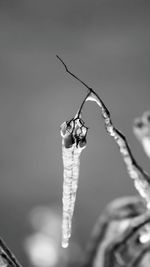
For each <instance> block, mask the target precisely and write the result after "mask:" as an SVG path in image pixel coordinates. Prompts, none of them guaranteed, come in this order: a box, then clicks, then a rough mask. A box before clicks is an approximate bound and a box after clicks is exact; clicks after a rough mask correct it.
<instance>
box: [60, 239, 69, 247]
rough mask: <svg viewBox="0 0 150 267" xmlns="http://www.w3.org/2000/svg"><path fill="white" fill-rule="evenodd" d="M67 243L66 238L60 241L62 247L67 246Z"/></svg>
mask: <svg viewBox="0 0 150 267" xmlns="http://www.w3.org/2000/svg"><path fill="white" fill-rule="evenodd" d="M68 245H69V243H68V241H67V240H63V241H62V243H61V246H62V248H67V247H68Z"/></svg>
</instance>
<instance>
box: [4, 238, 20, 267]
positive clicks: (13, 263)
mask: <svg viewBox="0 0 150 267" xmlns="http://www.w3.org/2000/svg"><path fill="white" fill-rule="evenodd" d="M0 267H21V265H20V263H19V262H18V260H17V259H16V257H15V256H14V254H13V253H12V252H11V251H10V249H9V248H8V247H7V246H6V244H5V243H4V241H3V240H2V239H1V238H0Z"/></svg>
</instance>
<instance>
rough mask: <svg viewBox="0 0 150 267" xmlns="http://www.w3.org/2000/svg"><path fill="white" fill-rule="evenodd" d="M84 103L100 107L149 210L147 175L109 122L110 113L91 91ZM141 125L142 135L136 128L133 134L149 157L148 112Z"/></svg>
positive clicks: (123, 138) (122, 137) (148, 181)
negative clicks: (94, 103)
mask: <svg viewBox="0 0 150 267" xmlns="http://www.w3.org/2000/svg"><path fill="white" fill-rule="evenodd" d="M86 101H95V102H96V103H97V104H98V106H99V107H100V109H101V113H102V117H103V119H104V122H105V127H106V130H107V132H108V133H109V135H110V136H112V137H113V138H114V140H115V142H116V143H117V145H118V147H119V150H120V153H121V154H122V156H123V160H124V162H125V164H126V168H127V171H128V174H129V176H130V177H131V178H132V179H133V181H134V186H135V188H136V190H137V191H138V192H139V194H140V196H141V197H142V198H143V199H144V201H145V202H146V206H147V208H149V209H150V177H149V175H148V174H147V173H146V172H145V171H144V170H143V169H142V168H141V167H140V166H139V165H138V164H137V162H136V161H135V159H134V157H133V155H132V153H131V150H130V148H129V145H128V143H127V141H126V138H125V136H124V135H123V134H122V133H121V132H120V131H119V130H117V129H116V128H115V127H114V125H113V123H112V121H111V117H110V113H109V111H108V109H107V108H106V106H105V105H104V103H103V102H102V100H101V99H100V98H99V96H98V95H97V94H96V93H93V91H92V92H91V94H90V95H89V96H88V97H87V99H86ZM142 123H143V124H144V125H146V126H145V129H144V131H143V132H142V134H143V135H142V134H141V132H140V131H139V129H138V131H137V128H135V129H134V130H136V132H135V133H136V135H137V136H138V138H140V141H141V142H142V144H143V146H144V148H145V152H146V153H147V155H149V156H150V112H145V113H144V115H143V118H142ZM143 137H144V138H143ZM143 140H144V141H143Z"/></svg>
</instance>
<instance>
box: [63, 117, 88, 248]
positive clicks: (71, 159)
mask: <svg viewBox="0 0 150 267" xmlns="http://www.w3.org/2000/svg"><path fill="white" fill-rule="evenodd" d="M83 124H84V122H83V121H82V120H81V118H76V117H75V118H74V119H72V120H71V121H70V122H64V123H63V124H62V125H61V136H62V157H63V165H64V174H63V176H64V182H63V198H62V202H63V219H62V247H64V248H66V247H68V244H69V238H70V236H71V225H72V216H73V212H74V205H75V200H76V192H77V188H78V178H79V166H80V154H81V152H82V150H83V149H84V148H85V146H86V134H87V128H86V127H85V126H84V125H83Z"/></svg>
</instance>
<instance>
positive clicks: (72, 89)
mask: <svg viewBox="0 0 150 267" xmlns="http://www.w3.org/2000/svg"><path fill="white" fill-rule="evenodd" d="M149 14H150V2H149V1H148V0H147V1H146V0H132V1H131V0H124V1H123V0H82V1H79V0H76V1H73V0H64V1H61V0H55V1H52V0H42V1H40V0H26V1H23V0H22V1H19V0H13V1H12V0H0V147H1V149H0V214H1V215H0V236H2V237H3V238H4V240H5V241H6V243H7V244H8V246H9V247H10V248H11V249H12V250H13V252H14V253H15V254H16V256H17V257H18V259H19V260H20V262H21V263H22V264H23V265H24V266H29V264H30V265H31V266H38V265H36V264H35V263H34V262H33V261H32V262H31V261H30V263H29V253H28V249H27V246H29V244H30V241H29V240H28V238H29V237H30V235H31V234H32V232H34V231H35V228H36V227H35V225H34V224H33V221H32V219H31V217H32V216H30V214H31V212H32V211H33V210H34V209H35V207H39V206H42V207H45V206H46V207H47V208H48V207H49V208H50V209H51V207H53V208H52V210H55V212H53V213H52V212H51V217H47V218H48V220H50V221H51V219H49V218H52V217H54V218H55V216H56V218H57V219H58V222H59V223H58V229H59V227H60V224H61V207H62V204H61V196H62V182H63V165H62V156H61V137H60V125H61V123H62V122H64V121H65V120H69V119H71V118H72V117H73V116H74V114H75V113H76V111H77V109H78V107H79V105H80V104H81V102H82V100H83V98H84V97H85V94H86V92H87V90H86V88H84V87H83V86H81V84H79V83H78V82H77V81H75V80H73V79H72V78H71V77H70V76H69V75H68V74H67V73H66V72H65V70H64V68H63V66H62V65H61V63H60V62H59V61H58V60H57V58H56V56H55V55H56V54H58V55H59V56H61V57H62V58H63V59H64V61H65V62H66V63H67V64H68V66H69V67H70V68H71V70H72V71H73V72H74V73H75V74H76V75H78V76H79V77H80V78H82V79H83V80H84V81H85V82H87V84H88V85H90V86H92V87H93V88H94V89H95V90H96V92H97V93H98V94H99V95H100V96H101V98H102V99H103V101H104V102H105V104H106V105H107V107H108V108H109V110H110V111H111V114H112V119H113V122H114V124H115V125H116V126H117V127H118V128H119V129H120V130H121V131H122V132H124V134H125V135H126V137H127V140H128V142H129V144H130V146H131V148H132V152H133V154H134V155H135V158H136V159H137V161H138V162H139V163H140V164H141V165H142V166H143V167H144V169H146V170H147V171H149V172H150V167H149V160H148V159H147V157H146V155H145V154H144V152H143V150H142V147H141V145H140V144H139V143H138V141H137V140H136V138H135V137H134V135H133V133H132V125H133V120H134V118H135V117H138V116H140V115H142V113H143V112H144V111H145V110H148V109H150V89H149V87H150V74H149V71H150V49H149V47H150V30H149V28H150V16H149ZM83 119H84V120H85V122H86V125H87V126H89V128H90V129H89V132H88V136H87V148H86V149H85V150H84V151H83V153H82V155H81V168H80V180H79V189H78V193H77V202H76V207H75V213H74V220H73V234H72V242H74V243H76V244H78V248H80V249H79V250H80V252H81V251H82V249H83V248H84V247H85V246H86V243H87V241H88V240H89V238H90V234H89V233H90V232H91V230H92V228H93V225H94V224H95V222H96V219H97V217H98V216H99V214H100V212H101V211H102V209H103V208H104V207H105V205H106V204H107V203H108V202H110V201H111V200H112V199H114V198H117V197H120V196H123V195H134V194H136V192H135V189H134V187H133V184H132V181H130V179H129V177H128V175H127V172H126V168H125V166H124V163H123V160H122V158H121V157H120V154H119V151H118V147H117V146H116V145H115V144H114V142H113V140H112V139H111V138H110V137H109V136H108V135H107V134H106V132H105V128H104V123H103V121H102V119H101V117H100V113H99V110H98V107H97V106H96V104H91V103H87V104H86V106H85V108H84V112H83ZM54 206H55V209H54ZM40 212H41V211H40ZM42 212H43V211H42ZM57 213H58V214H57ZM37 214H39V211H38V212H37ZM40 214H43V213H40ZM44 214H45V213H44ZM56 214H57V215H56ZM53 215H54V216H53ZM38 216H39V215H38ZM41 216H42V215H41ZM43 216H45V215H43ZM58 216H59V217H58ZM32 218H33V217H32ZM37 218H38V217H37ZM41 225H43V222H41ZM44 225H45V224H44ZM50 225H51V227H53V226H52V225H56V224H55V223H54V224H50ZM40 227H42V226H40ZM40 229H41V228H40ZM36 231H39V232H40V231H41V230H39V228H38V230H37V228H36ZM56 232H57V231H56ZM57 234H59V231H58V232H57ZM37 238H38V237H37ZM55 238H56V237H55ZM56 239H57V245H58V243H59V241H58V240H59V238H58V236H57V238H56ZM28 241H29V242H28ZM27 244H28V245H27ZM58 247H59V245H58V246H57V249H58ZM63 253H64V252H63ZM65 253H68V252H65ZM65 261H66V258H65V260H64V262H65ZM55 265H56V262H55V261H54V264H53V265H49V266H55ZM45 266H46V265H45ZM47 266H48V265H47Z"/></svg>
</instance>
